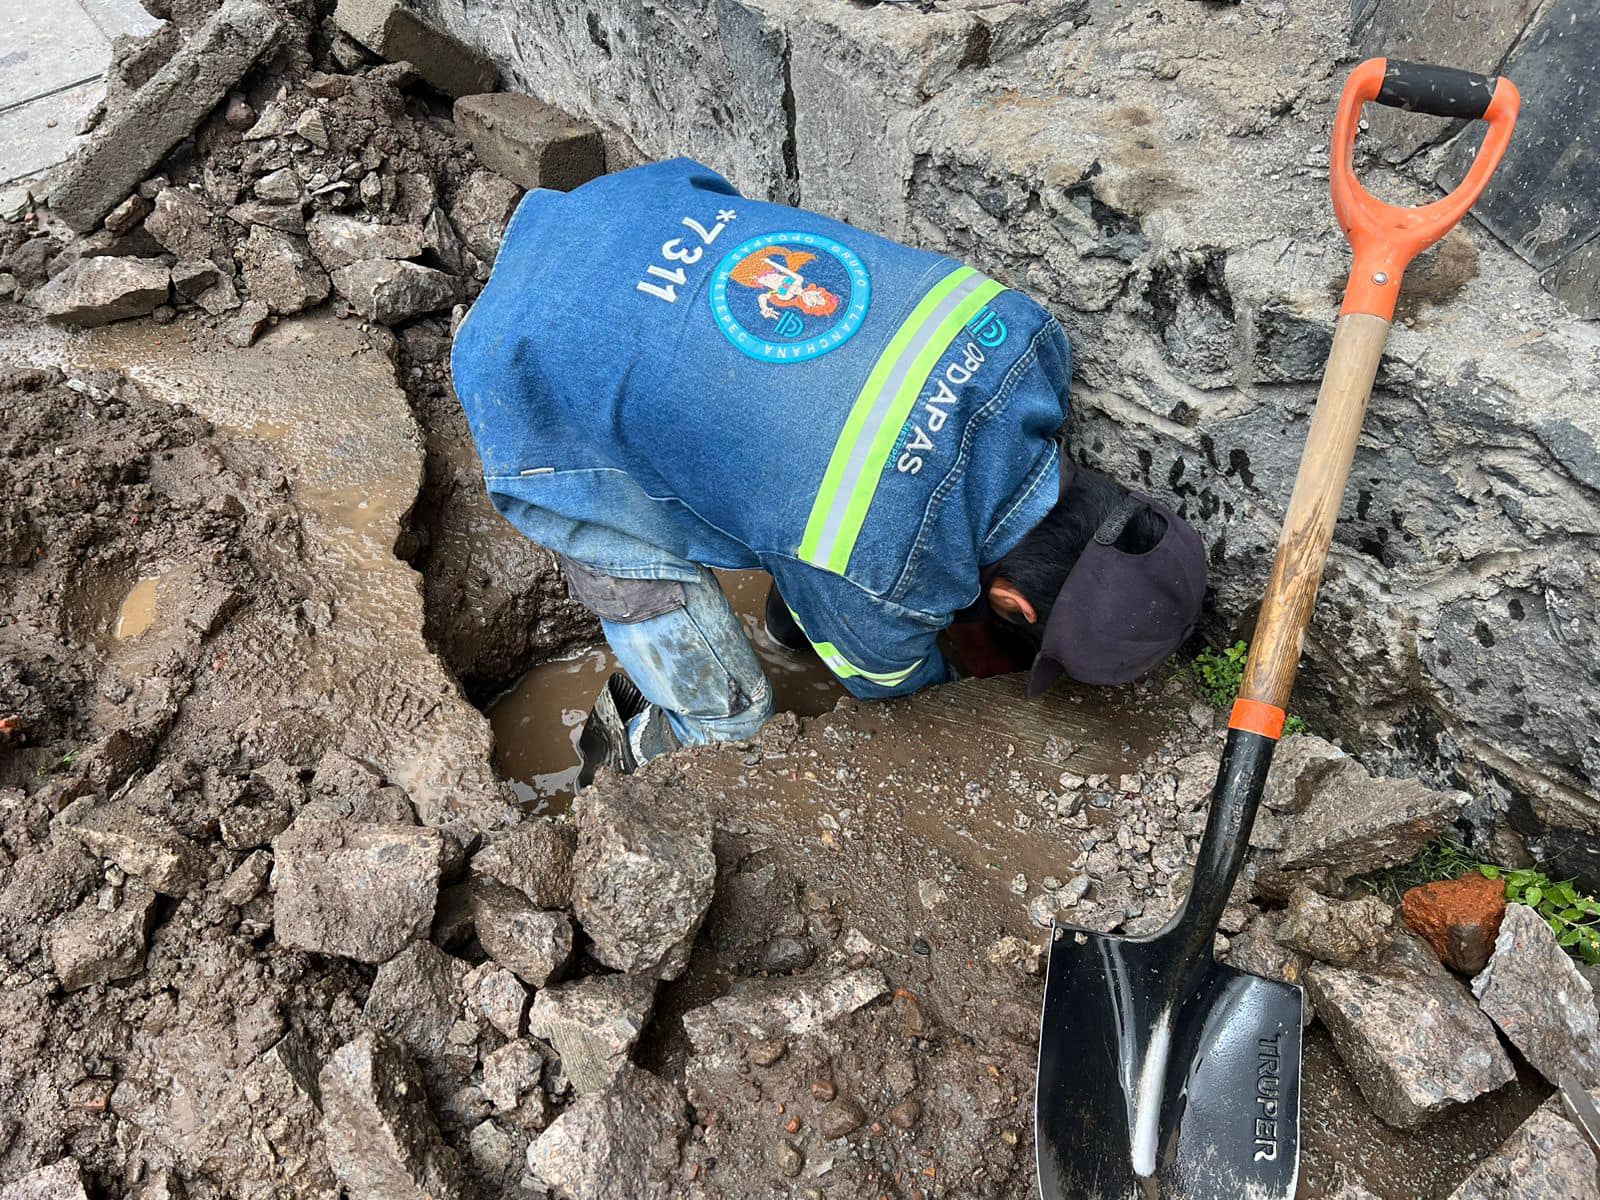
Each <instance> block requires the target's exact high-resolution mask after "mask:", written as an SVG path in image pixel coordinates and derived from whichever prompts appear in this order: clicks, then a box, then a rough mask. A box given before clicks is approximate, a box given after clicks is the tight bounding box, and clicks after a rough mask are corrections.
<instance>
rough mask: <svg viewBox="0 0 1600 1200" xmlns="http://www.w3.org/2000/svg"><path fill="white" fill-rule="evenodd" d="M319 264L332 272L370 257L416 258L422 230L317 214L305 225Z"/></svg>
mask: <svg viewBox="0 0 1600 1200" xmlns="http://www.w3.org/2000/svg"><path fill="white" fill-rule="evenodd" d="M306 236H307V238H308V239H309V240H310V242H311V252H312V253H313V254H315V255H316V256H317V261H318V262H320V263H321V264H322V265H323V266H324V267H326V268H327V269H328V270H330V271H337V270H338V269H339V268H340V267H348V266H349V265H350V264H351V263H356V262H362V261H365V260H366V259H370V258H416V257H418V256H419V255H421V253H422V230H420V229H418V228H416V227H415V226H412V225H375V224H373V223H372V222H370V221H363V220H361V218H359V217H355V216H351V215H350V214H349V213H341V212H324V213H318V214H317V215H316V216H314V217H312V218H311V220H310V221H308V222H306Z"/></svg>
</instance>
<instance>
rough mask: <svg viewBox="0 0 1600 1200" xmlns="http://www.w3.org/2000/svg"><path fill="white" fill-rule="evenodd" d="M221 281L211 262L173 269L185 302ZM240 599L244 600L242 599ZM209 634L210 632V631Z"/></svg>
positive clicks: (179, 291)
mask: <svg viewBox="0 0 1600 1200" xmlns="http://www.w3.org/2000/svg"><path fill="white" fill-rule="evenodd" d="M221 279H222V272H221V271H219V270H217V266H216V264H215V263H213V262H211V261H209V260H205V261H201V262H180V263H178V265H177V266H175V267H173V268H172V286H173V287H174V288H175V289H176V290H177V293H178V295H180V296H182V297H183V298H184V299H185V300H196V301H197V300H199V299H200V297H201V296H202V295H204V294H205V293H206V292H208V291H210V290H211V289H212V288H213V287H215V286H216V285H217V283H218V282H219V281H220V280H221ZM235 595H237V593H235ZM240 598H241V599H242V597H240ZM207 632H210V631H209V630H208V631H207Z"/></svg>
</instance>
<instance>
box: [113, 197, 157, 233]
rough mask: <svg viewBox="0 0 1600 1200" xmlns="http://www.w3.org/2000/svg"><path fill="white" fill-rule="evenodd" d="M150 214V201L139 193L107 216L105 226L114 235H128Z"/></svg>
mask: <svg viewBox="0 0 1600 1200" xmlns="http://www.w3.org/2000/svg"><path fill="white" fill-rule="evenodd" d="M149 212H150V201H148V200H146V199H145V198H144V197H143V196H141V195H139V194H138V193H134V194H133V195H132V196H129V197H128V198H127V199H126V200H124V201H123V202H122V203H121V204H119V205H117V206H116V208H114V209H112V210H111V211H110V212H109V213H107V214H106V220H105V225H106V228H107V229H108V230H110V231H111V232H112V233H119V234H120V233H127V232H128V230H130V229H132V228H133V227H134V226H135V225H137V224H138V223H139V222H140V221H142V220H144V218H145V217H146V215H148V214H149Z"/></svg>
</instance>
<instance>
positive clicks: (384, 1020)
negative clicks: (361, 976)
mask: <svg viewBox="0 0 1600 1200" xmlns="http://www.w3.org/2000/svg"><path fill="white" fill-rule="evenodd" d="M466 976H467V964H466V963H464V962H462V961H461V960H460V959H459V958H455V957H453V956H452V955H449V954H446V953H445V952H444V951H443V950H441V949H439V948H438V947H437V946H435V945H434V944H433V943H432V942H427V941H417V942H412V943H411V944H410V945H409V946H407V947H406V948H405V949H404V950H402V951H400V953H399V954H396V955H395V956H394V957H393V958H391V959H390V960H389V961H388V962H386V963H384V964H383V966H381V967H379V968H378V974H377V977H376V978H375V979H373V981H372V990H371V991H370V992H368V993H367V1006H366V1008H365V1009H364V1010H363V1012H364V1014H365V1016H366V1018H367V1023H368V1024H370V1025H371V1026H372V1027H373V1028H375V1029H381V1030H382V1031H383V1032H384V1033H386V1034H388V1035H389V1036H390V1037H392V1038H393V1039H394V1040H395V1041H396V1042H398V1043H399V1044H400V1045H401V1046H404V1047H405V1048H406V1049H407V1050H408V1051H410V1052H411V1053H412V1054H414V1055H415V1056H416V1057H418V1058H421V1059H427V1060H435V1061H449V1062H453V1063H455V1064H457V1065H459V1066H460V1067H461V1069H462V1072H463V1073H465V1072H467V1071H471V1070H472V1065H473V1062H474V1061H475V1060H476V1058H477V1048H476V1046H475V1045H469V1046H465V1047H463V1046H461V1045H460V1044H458V1043H455V1042H453V1041H452V1040H451V1038H450V1031H451V1029H452V1027H453V1026H454V1025H455V1023H456V1021H457V1020H458V1019H459V1018H460V1016H461V998H462V983H463V981H464V980H465V979H466Z"/></svg>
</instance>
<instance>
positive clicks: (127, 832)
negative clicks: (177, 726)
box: [55, 774, 205, 896]
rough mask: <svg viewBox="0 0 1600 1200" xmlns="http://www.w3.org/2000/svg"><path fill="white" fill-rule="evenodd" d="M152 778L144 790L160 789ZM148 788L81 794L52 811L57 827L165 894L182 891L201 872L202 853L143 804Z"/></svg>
mask: <svg viewBox="0 0 1600 1200" xmlns="http://www.w3.org/2000/svg"><path fill="white" fill-rule="evenodd" d="M150 780H151V782H153V783H156V784H157V787H156V788H154V789H148V790H160V789H159V777H158V776H155V775H154V774H153V775H152V776H151V777H150ZM146 790H147V789H145V788H144V787H143V785H141V786H140V787H139V788H138V789H136V790H135V791H133V792H130V793H129V794H128V795H126V796H121V797H118V798H117V799H114V800H108V801H99V800H97V799H95V798H94V797H93V796H85V797H84V798H82V799H81V800H77V801H74V802H73V804H71V805H70V806H69V807H67V808H66V809H64V810H63V811H62V812H61V814H60V815H59V816H58V817H56V819H55V827H56V828H57V829H59V830H60V831H61V832H63V833H64V834H67V835H68V836H71V837H74V838H76V839H77V840H78V841H80V842H82V843H83V846H84V848H85V849H87V850H89V851H90V852H91V853H93V854H98V855H99V856H100V857H101V858H106V859H110V860H111V861H112V862H114V863H116V864H117V866H119V867H121V868H122V869H123V870H124V871H126V872H127V873H128V874H129V875H131V876H133V877H134V878H135V879H142V880H143V881H144V882H145V883H148V884H149V885H150V886H151V887H153V888H154V889H155V890H156V891H158V892H161V893H162V894H163V895H167V896H181V895H184V894H185V893H186V892H188V891H189V890H190V889H191V888H193V887H194V886H195V884H196V883H198V882H199V880H200V878H201V877H202V876H203V875H204V873H205V856H204V854H203V853H202V852H201V850H200V849H199V847H197V846H196V845H195V844H194V843H193V842H191V841H190V840H189V839H188V838H186V837H184V836H183V835H182V834H181V833H179V832H177V831H176V830H175V829H173V827H172V823H171V821H170V820H169V819H168V817H167V816H166V814H164V813H162V812H161V811H160V810H159V809H157V810H155V811H151V810H150V809H148V808H146V807H143V806H141V804H140V803H139V799H140V796H141V794H142V793H144V792H145V791H146Z"/></svg>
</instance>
